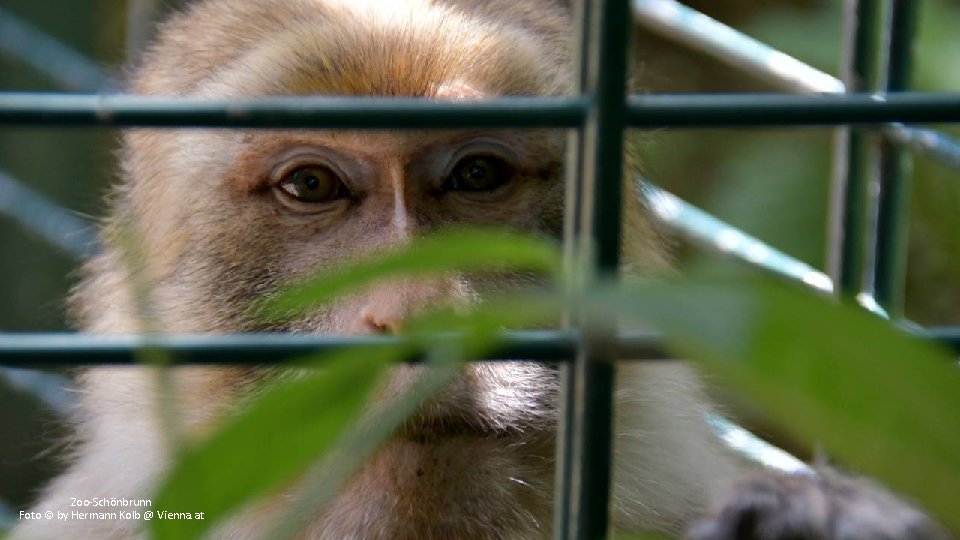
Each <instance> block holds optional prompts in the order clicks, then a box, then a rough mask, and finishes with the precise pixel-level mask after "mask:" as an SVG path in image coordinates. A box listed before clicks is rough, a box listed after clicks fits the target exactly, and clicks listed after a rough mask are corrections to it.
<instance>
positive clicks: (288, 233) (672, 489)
mask: <svg viewBox="0 0 960 540" xmlns="http://www.w3.org/2000/svg"><path fill="white" fill-rule="evenodd" d="M570 34H571V32H570V20H569V14H568V13H567V11H566V8H565V7H564V6H562V5H560V4H556V5H555V4H553V3H550V2H546V1H536V0H494V1H480V0H477V1H469V0H463V1H454V0H450V1H428V0H421V1H418V0H409V1H404V2H399V1H398V2H385V1H373V0H366V1H364V0H344V1H335V0H243V1H238V0H206V1H198V2H196V3H194V4H193V5H192V6H191V7H189V8H188V9H187V10H186V12H184V13H182V14H180V15H177V16H174V17H173V18H172V19H171V20H170V21H169V22H167V23H166V24H164V25H163V27H162V29H161V32H160V37H159V40H158V42H157V43H156V45H155V46H154V47H153V48H152V49H150V51H149V52H148V53H147V54H146V56H145V58H144V60H143V63H142V65H141V66H140V67H139V68H138V69H137V70H136V73H135V77H134V80H133V82H132V85H131V90H132V91H134V92H137V93H142V94H171V95H198V96H207V97H218V98H232V97H251V96H262V95H273V94H303V93H325V94H348V95H371V94H373V95H392V96H417V97H426V98H433V99H472V98H475V97H489V96H496V95H560V94H565V93H568V92H569V91H570V88H571V80H572V77H571V68H570V43H569V41H570ZM475 144H480V145H488V146H489V145H493V147H494V148H495V149H496V150H495V151H497V152H502V153H503V154H504V155H505V156H506V157H507V158H508V159H509V160H511V161H512V162H513V163H514V164H515V166H516V176H515V178H514V180H513V181H512V182H511V184H510V185H508V186H505V187H504V188H503V189H502V190H499V191H497V192H496V193H480V194H471V193H448V194H446V195H444V196H442V197H438V196H437V195H436V194H435V192H434V191H435V190H434V188H435V187H436V182H437V180H438V178H439V179H441V180H442V178H443V171H444V170H445V169H444V167H446V166H447V165H446V164H448V163H449V161H450V159H451V157H450V156H454V155H457V152H460V151H461V150H462V148H463V146H464V145H468V146H469V145H475ZM562 152H563V136H562V134H558V133H553V132H544V131H510V132H504V131H496V130H494V131H463V130H459V131H451V132H435V131H429V132H421V133H410V132H407V133H394V132H328V131H270V132H264V131H227V130H170V131H161V130H131V131H129V132H127V133H126V134H125V136H124V143H123V151H122V181H121V183H120V185H119V186H118V187H117V190H116V193H115V195H114V204H113V211H112V213H111V216H110V218H109V219H108V221H107V222H106V224H105V227H104V230H103V234H104V238H105V240H106V243H107V245H108V249H107V250H106V251H105V252H104V253H103V254H102V255H100V256H98V257H97V258H95V259H94V260H93V261H91V262H90V263H89V264H88V265H87V266H86V269H85V278H84V280H83V282H82V283H81V284H80V285H79V286H78V288H77V290H76V292H75V295H74V298H73V305H74V313H75V317H76V319H77V320H78V321H79V325H80V326H81V328H82V329H83V330H85V331H90V332H107V333H121V332H136V331H139V330H142V329H143V328H144V324H146V325H147V327H148V328H149V329H152V330H161V331H169V332H242V331H251V330H264V329H275V330H281V329H282V330H290V331H297V332H332V333H370V332H384V331H387V332H389V331H395V330H396V329H397V328H398V327H399V326H400V325H401V324H402V322H403V319H404V318H405V317H406V316H408V315H409V313H411V312H413V311H415V310H417V309H420V308H422V307H423V306H425V305H427V304H435V303H438V302H470V301H474V300H475V299H476V297H477V296H479V295H482V294H483V293H485V292H487V291H489V290H492V289H497V288H501V287H503V286H505V285H509V284H504V283H489V282H484V281H478V280H474V279H469V278H467V277H465V276H458V277H455V278H450V279H446V280H436V281H433V282H429V283H417V284H412V283H399V284H392V285H391V286H389V287H386V286H385V287H374V288H372V289H371V290H370V291H368V292H366V293H364V294H360V295H356V296H355V297H353V298H351V299H349V300H346V301H343V302H341V303H339V304H337V305H336V306H334V307H332V308H329V309H325V310H322V311H318V312H316V313H312V314H310V315H308V316H304V317H301V318H299V319H296V320H291V321H287V322H285V323H284V324H283V325H280V326H279V327H278V326H265V325H264V324H263V323H261V322H259V321H258V320H257V319H255V318H253V317H251V315H250V313H249V305H250V301H251V300H252V299H254V298H258V297H261V296H263V295H265V294H270V293H271V292H272V291H274V290H276V288H277V287H278V286H279V285H281V284H284V283H288V282H290V281H292V280H294V279H296V278H299V277H301V276H303V275H305V274H306V273H308V272H311V271H314V270H316V269H318V268H325V267H331V266H335V265H337V264H340V263H341V262H342V261H344V260H346V259H349V258H351V257H355V256H357V255H359V254H363V253H368V252H371V251H374V250H377V249H380V248H383V247H387V246H392V245H397V244H401V243H403V242H406V241H408V240H409V239H410V238H412V237H414V236H416V235H419V234H422V233H424V232H427V231H430V230H434V229H436V228H438V227H443V226H445V225H447V224H451V223H458V224H459V223H467V224H498V225H502V226H506V227H509V228H512V229H516V230H521V231H526V232H530V233H534V234H541V235H547V236H554V237H555V236H558V235H559V232H560V230H561V228H562V210H561V209H562V196H563V187H562V175H561V172H560V171H561V167H560V164H561V163H562ZM315 162H321V163H323V164H327V165H329V166H331V167H332V168H334V169H336V170H338V171H340V172H341V173H342V174H343V175H344V177H345V178H348V179H349V181H350V183H351V185H350V188H351V190H354V191H356V192H358V193H362V194H363V198H362V201H361V202H360V203H358V202H356V201H337V202H335V203H332V204H330V205H327V206H326V207H325V208H324V209H323V210H322V211H317V212H315V213H309V214H306V213H303V212H298V211H291V208H290V207H288V205H287V203H281V202H280V200H278V198H277V194H276V189H275V188H274V187H273V186H275V185H276V183H277V182H278V181H279V177H280V176H282V175H283V171H287V170H289V169H290V168H291V167H296V166H297V165H298V164H301V163H307V164H312V163H315ZM628 213H629V214H631V215H632V216H633V217H631V220H632V222H631V223H632V225H633V228H632V230H633V231H634V232H635V237H631V240H630V241H629V244H630V245H631V246H632V247H631V249H630V251H629V253H628V255H629V257H630V259H631V262H632V264H634V265H636V266H637V267H638V268H641V269H646V270H649V269H650V268H654V267H662V264H663V260H664V256H663V250H662V247H660V246H659V244H658V242H657V241H656V239H655V236H654V235H653V234H652V232H651V230H650V226H649V224H648V223H647V221H646V219H645V218H644V217H642V216H643V215H642V213H640V212H639V209H638V208H632V209H629V211H628ZM130 231H132V233H133V236H135V237H136V239H137V241H138V242H137V247H136V248H135V249H134V250H133V251H132V254H133V256H132V258H131V257H124V256H122V255H121V253H122V252H123V246H124V245H127V244H128V241H127V240H126V237H127V236H128V235H129V234H130ZM137 283H142V284H147V285H148V287H145V288H144V290H149V291H150V296H149V298H148V300H149V301H150V305H151V306H152V311H151V312H150V313H146V314H145V313H142V312H141V311H140V310H139V309H138V307H137V302H134V298H137V297H138V296H139V293H137V292H136V290H137V287H136V284H137ZM145 316H146V317H145ZM403 369H404V368H397V371H396V372H395V374H394V381H397V380H400V379H403V378H404V377H406V378H407V379H409V376H410V374H409V373H406V372H404V371H403ZM620 375H621V376H620V380H621V387H620V388H619V390H618V409H617V414H618V417H617V433H618V436H617V441H616V446H617V464H616V470H615V481H616V489H615V491H614V507H615V522H616V523H617V524H618V526H620V527H623V528H626V529H631V530H634V529H645V530H659V531H666V532H674V533H676V532H678V531H679V530H680V529H681V528H682V527H683V525H684V524H685V523H688V522H689V521H690V520H691V519H692V518H693V517H694V516H696V515H698V514H699V513H700V512H701V511H702V510H703V509H704V508H706V505H707V501H708V500H709V499H710V498H711V497H712V495H713V494H714V493H716V492H718V491H720V490H721V489H722V487H723V486H725V485H728V484H730V482H731V480H732V478H734V476H736V473H737V470H738V464H737V463H736V462H735V461H734V460H733V459H732V458H730V457H728V456H726V454H724V453H723V451H722V449H721V448H720V447H719V445H718V443H717V442H716V441H715V440H714V438H713V437H712V435H711V434H710V433H709V432H708V430H707V428H706V426H705V425H704V423H703V422H702V413H703V412H704V411H705V408H706V405H705V403H706V400H705V398H704V396H703V395H702V392H701V390H700V385H699V382H698V380H697V378H696V377H695V376H694V375H693V373H692V372H690V371H689V370H688V369H686V368H685V367H683V366H680V365H655V366H654V365H644V366H641V365H631V366H630V367H623V368H622V369H621V374H620ZM259 376H260V373H259V372H257V371H256V370H247V369H235V368H190V369H178V370H177V371H176V373H175V375H174V386H175V390H176V395H177V396H178V405H179V407H178V410H179V413H180V415H181V417H182V418H181V422H182V424H183V427H184V428H185V429H186V433H187V434H188V436H191V437H198V436H201V435H202V434H203V433H205V432H207V431H208V430H209V429H210V427H211V426H213V425H215V424H216V422H217V420H218V419H219V418H222V416H223V415H224V414H225V413H227V412H228V411H230V410H231V409H232V408H233V407H235V405H236V401H237V399H239V398H241V397H242V395H243V394H244V393H245V392H247V391H248V390H249V388H250V386H251V385H254V384H256V381H257V380H258V378H259ZM393 386H397V387H403V384H395V385H393ZM389 387H390V385H388V388H389ZM83 388H84V394H83V395H82V409H81V410H82V422H81V425H80V426H79V428H78V433H80V436H81V437H82V439H81V440H80V441H79V443H78V447H77V452H76V454H77V457H76V460H75V462H74V464H73V466H72V468H71V469H70V470H69V471H68V472H67V473H66V474H65V475H64V476H62V477H60V478H59V479H57V480H56V481H55V482H54V483H53V485H52V486H51V487H50V488H49V490H48V491H47V493H46V495H45V497H44V498H43V499H42V500H41V502H40V503H39V504H38V505H37V509H39V510H46V509H51V510H57V509H60V510H65V509H66V506H67V504H68V502H69V498H70V497H119V498H123V497H126V498H148V497H149V495H150V493H151V489H152V488H153V486H154V485H155V482H156V480H157V478H158V477H159V476H160V475H161V474H162V473H163V471H164V470H165V467H166V466H167V461H168V457H167V455H166V445H165V441H164V440H163V438H162V437H161V435H160V433H161V430H160V429H159V422H160V419H159V417H158V415H157V414H156V404H155V401H154V398H153V396H154V395H155V389H156V381H155V378H154V374H153V372H151V371H150V370H148V369H146V368H137V369H119V368H116V369H107V368H98V369H93V370H90V371H89V372H87V373H86V374H85V376H84V377H83ZM556 398H557V379H556V374H555V372H554V371H553V370H551V369H549V368H547V367H544V366H540V365H536V364H530V363H513V364H510V363H500V364H496V365H486V364H475V365H472V366H470V367H469V368H468V369H467V370H466V372H465V374H464V376H463V377H462V378H461V379H459V380H458V381H457V382H456V383H455V384H454V385H453V387H452V388H450V389H449V390H448V391H447V393H446V394H445V398H444V399H443V400H442V401H441V402H440V405H439V407H440V411H441V413H443V414H448V415H456V416H460V417H466V418H470V419H471V420H473V421H475V422H478V423H482V424H485V425H488V426H499V427H500V428H504V429H501V430H500V431H499V435H498V436H495V437H477V436H475V435H452V436H438V437H435V438H427V439H424V440H418V439H416V438H409V437H403V436H398V437H397V438H395V439H394V440H392V441H390V442H389V443H388V444H387V445H386V446H385V447H384V448H383V449H381V450H380V452H379V453H378V454H377V455H376V456H375V457H374V458H373V459H372V460H371V461H370V462H369V463H368V464H367V465H366V466H364V467H363V468H361V470H360V471H358V472H357V473H356V475H355V476H354V477H353V479H352V480H351V481H350V482H349V483H348V484H347V485H346V486H345V487H344V488H343V489H342V491H341V492H340V493H339V495H338V496H337V497H336V499H335V500H334V501H333V503H331V505H330V506H328V507H326V508H318V509H317V513H316V515H315V516H313V518H312V520H311V521H310V523H309V525H308V527H307V529H306V531H305V532H304V537H305V538H329V539H344V538H384V539H386V538H390V539H402V538H421V539H429V538H436V539H440V538H443V539H456V538H518V539H519V538H544V537H548V536H549V534H550V524H551V518H550V510H551V505H552V498H553V494H552V489H553V484H552V482H553V470H552V469H553V465H552V462H553V437H554V427H553V426H554V421H555V411H554V409H555V402H556ZM506 428H509V429H506ZM518 480H519V481H518ZM284 496H285V495H281V496H279V497H277V498H275V499H272V500H269V501H266V502H264V503H263V504H262V505H260V506H258V507H257V508H254V509H253V510H251V511H249V512H247V513H244V514H242V515H239V516H236V517H235V518H233V519H231V520H230V521H228V522H226V523H224V524H223V525H222V526H221V527H220V528H219V529H218V530H217V531H218V532H217V533H216V534H217V537H219V538H230V539H242V538H251V537H255V536H257V535H259V534H261V533H262V531H263V528H264V527H265V526H266V525H267V524H269V523H270V520H271V519H273V518H274V517H275V516H276V515H277V512H279V511H281V510H282V508H283V506H284V504H283V501H284ZM196 510H197V511H201V510H202V509H196ZM140 525H142V524H141V523H135V522H124V523H101V522H66V523H64V522H30V523H26V524H25V525H24V526H23V527H21V528H20V529H18V530H17V532H16V533H15V535H14V536H15V538H18V539H20V538H27V539H36V538H64V537H72V538H82V539H94V538H96V539H106V538H122V539H127V538H138V537H139V536H140V534H141V533H140V529H139V527H140Z"/></svg>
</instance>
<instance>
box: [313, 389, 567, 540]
mask: <svg viewBox="0 0 960 540" xmlns="http://www.w3.org/2000/svg"><path fill="white" fill-rule="evenodd" d="M445 405H446V404H445V403H443V402H439V403H432V404H429V405H427V406H425V407H424V408H423V409H422V410H421V411H420V413H418V414H417V415H415V416H414V417H413V418H412V419H411V420H409V421H408V422H406V423H405V424H404V425H403V426H401V427H400V428H399V429H398V430H397V431H396V433H395V434H394V435H393V437H391V438H390V439H389V440H388V441H387V442H386V443H385V444H384V445H383V446H382V447H381V448H380V449H379V450H378V451H377V452H376V453H375V454H374V455H373V456H372V457H371V458H370V459H369V460H368V461H367V462H366V463H365V464H364V465H363V466H362V467H361V468H360V469H359V470H357V471H356V472H355V473H354V474H353V476H352V477H351V478H350V479H349V480H348V482H347V483H346V484H345V485H344V486H343V488H342V489H341V490H340V492H339V493H338V495H337V496H336V498H335V499H334V500H333V501H332V502H331V503H330V504H329V505H328V506H327V507H326V508H324V509H323V510H322V511H321V515H320V516H319V517H318V519H317V520H316V521H314V522H313V523H312V524H311V526H310V527H309V529H310V530H308V531H307V534H306V535H305V536H306V537H308V538H314V537H317V538H396V539H404V538H410V539H413V538H417V539H430V538H437V539H440V538H442V539H461V538H463V539H471V538H485V539H486V538H521V539H523V538H531V539H533V538H546V537H549V534H550V524H551V517H550V516H551V510H552V504H553V503H552V498H553V479H554V478H553V477H554V445H555V431H554V428H553V427H552V426H551V427H549V428H547V427H545V426H533V425H528V426H522V427H521V426H520V425H512V426H510V427H509V428H504V427H502V426H500V427H499V428H498V429H494V428H491V427H488V426H490V423H489V422H483V421H482V420H481V418H482V417H481V415H479V414H476V415H474V414H469V413H466V411H463V410H462V409H461V410H459V411H458V412H457V414H452V413H451V408H449V407H446V406H445ZM313 534H315V535H316V536H313Z"/></svg>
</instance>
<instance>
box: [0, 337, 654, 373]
mask: <svg viewBox="0 0 960 540" xmlns="http://www.w3.org/2000/svg"><path fill="white" fill-rule="evenodd" d="M500 337H501V339H500V346H499V347H498V348H497V349H496V350H495V351H493V353H491V354H490V355H488V357H486V358H479V359H478V360H491V361H494V360H519V359H523V360H536V361H540V362H551V363H552V362H565V361H568V360H569V359H570V358H572V357H573V355H574V352H575V351H576V348H577V346H578V345H579V343H580V338H579V337H578V334H577V333H576V332H573V331H553V330H534V331H513V332H505V333H503V334H502V335H501V336H500ZM401 343H403V339H402V338H398V337H392V336H330V335H301V334H233V335H221V336H216V335H203V334H179V335H157V336H138V335H104V334H100V335H97V334H70V333H51V334H40V333H38V334H15V333H0V365H4V366H12V367H40V366H44V367H51V366H61V365H119V364H136V363H138V362H137V359H136V355H137V352H138V351H139V350H142V349H144V348H146V347H156V348H161V349H163V350H165V351H167V352H169V353H170V354H171V355H172V356H173V358H174V361H175V362H177V363H181V364H225V365H254V364H277V363H280V362H285V361H288V360H295V359H297V358H302V357H304V356H306V355H310V354H317V353H323V352H329V351H332V350H337V349H342V348H345V347H357V346H392V345H398V344H401ZM616 351H617V354H618V356H620V357H623V358H631V359H638V360H654V359H666V358H669V355H668V354H667V353H666V351H665V350H664V349H663V348H662V347H661V345H660V338H659V336H657V335H656V334H652V333H638V332H632V333H626V334H623V335H622V336H620V340H619V342H618V343H617V347H616ZM410 360H411V361H416V360H418V358H411V359H410Z"/></svg>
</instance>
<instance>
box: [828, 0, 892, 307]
mask: <svg viewBox="0 0 960 540" xmlns="http://www.w3.org/2000/svg"><path fill="white" fill-rule="evenodd" d="M878 4H879V3H878V1H877V0H847V2H846V17H845V29H844V37H845V39H844V41H845V43H844V58H843V73H842V78H843V81H844V83H845V85H846V88H847V91H848V92H858V91H867V90H870V89H871V88H872V87H873V86H874V84H875V81H876V60H877V36H878V32H877V26H878V21H879V14H880V10H879V9H878V8H879V5H878ZM836 139H837V142H836V153H837V156H836V167H835V171H834V178H833V190H832V192H833V193H832V195H833V204H832V205H831V217H830V221H831V226H830V230H831V238H830V243H829V244H830V245H829V247H828V249H829V251H828V253H827V261H828V267H829V272H830V275H831V277H832V278H833V279H834V282H835V283H837V285H838V286H837V287H836V289H835V290H837V291H838V293H839V294H840V295H842V296H847V297H854V296H856V295H857V294H859V293H860V292H861V291H863V290H864V277H865V275H864V257H865V254H866V245H867V244H866V243H865V234H866V230H867V209H868V204H867V201H868V198H869V191H868V190H869V178H870V173H871V167H870V163H871V158H870V156H871V154H872V152H871V146H872V145H871V139H870V136H869V135H868V134H866V133H864V132H863V131H861V130H854V129H850V128H842V129H840V130H838V132H837V137H836Z"/></svg>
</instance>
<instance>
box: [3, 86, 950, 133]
mask: <svg viewBox="0 0 960 540" xmlns="http://www.w3.org/2000/svg"><path fill="white" fill-rule="evenodd" d="M586 104H587V101H586V99H584V98H547V97H509V98H500V99H496V100H491V101H484V102H473V103H446V102H437V101H426V100H417V99H381V98H363V97H360V98H347V97H343V98H340V97H323V96H306V97H293V96H289V97H270V98H263V99H260V100H240V101H223V100H206V99H198V98H170V97H148V96H132V95H121V94H114V95H89V94H88V95H74V94H20V93H6V94H2V93H0V125H8V126H38V125H42V126H91V125H102V126H143V127H175V126H185V127H230V128H241V127H246V128H268V127H274V128H280V127H286V128H307V127H324V128H355V129H376V128H382V129H385V128H414V129H426V128H453V127H488V128H492V127H557V128H577V127H580V126H581V125H582V123H583V120H584V118H585V111H586ZM629 105H630V106H629V110H628V121H629V124H630V125H631V126H633V127H646V128H654V127H666V126H675V127H688V128H690V127H697V128H703V127H748V126H754V127H760V126H828V125H838V124H849V123H867V124H880V123H888V122H908V123H910V122H918V123H952V122H960V93H928V92H910V93H902V94H887V95H886V96H879V95H873V94H851V95H821V96H800V95H790V94H713V95H710V94H707V95H703V94H683V95H659V94H658V95H645V96H636V95H635V96H631V97H630V99H629Z"/></svg>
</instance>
